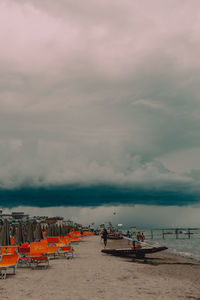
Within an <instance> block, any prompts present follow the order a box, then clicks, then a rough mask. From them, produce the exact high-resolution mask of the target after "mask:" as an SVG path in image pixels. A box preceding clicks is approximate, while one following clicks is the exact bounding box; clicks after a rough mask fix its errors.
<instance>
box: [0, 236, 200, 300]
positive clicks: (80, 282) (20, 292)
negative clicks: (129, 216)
mask: <svg viewBox="0 0 200 300" xmlns="http://www.w3.org/2000/svg"><path fill="white" fill-rule="evenodd" d="M126 245H127V241H125V240H122V241H117V242H116V241H110V240H109V241H108V247H111V248H113V247H118V246H123V247H125V246H126ZM102 248H103V245H102V242H101V241H100V237H99V236H94V237H87V238H86V239H85V240H84V241H82V242H80V243H79V244H78V245H74V249H75V257H74V258H73V259H60V258H59V259H55V260H51V261H50V267H49V268H48V269H47V270H45V269H36V270H32V269H26V268H18V269H17V274H16V275H12V276H11V275H10V276H7V279H6V280H1V281H0V298H1V299H10V300H19V299H21V300H23V299H34V300H36V299H39V300H40V299H41V300H53V299H57V300H60V299H62V300H70V299H74V300H76V299H77V300H89V299H91V300H92V299H113V300H114V299H120V300H123V299H200V276H199V275H200V263H198V262H197V261H194V260H192V259H186V258H182V257H178V256H173V255H171V254H168V253H167V252H163V253H159V254H154V255H149V258H148V259H147V260H146V261H145V262H144V261H143V260H141V261H140V260H134V259H131V258H120V257H114V256H109V255H106V254H102V253H101V249H102Z"/></svg>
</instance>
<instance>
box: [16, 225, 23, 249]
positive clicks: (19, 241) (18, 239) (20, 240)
mask: <svg viewBox="0 0 200 300" xmlns="http://www.w3.org/2000/svg"><path fill="white" fill-rule="evenodd" d="M16 243H17V244H22V243H24V234H23V228H22V223H19V226H18V231H17V234H16Z"/></svg>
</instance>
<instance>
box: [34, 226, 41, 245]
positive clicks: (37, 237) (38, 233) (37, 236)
mask: <svg viewBox="0 0 200 300" xmlns="http://www.w3.org/2000/svg"><path fill="white" fill-rule="evenodd" d="M34 235H35V241H36V242H40V241H41V240H42V239H43V234H42V228H41V225H40V223H38V224H37V225H36V229H35V232H34Z"/></svg>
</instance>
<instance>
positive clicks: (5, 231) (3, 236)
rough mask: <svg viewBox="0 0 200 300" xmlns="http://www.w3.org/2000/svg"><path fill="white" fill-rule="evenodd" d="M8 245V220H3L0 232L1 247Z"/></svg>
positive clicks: (9, 243)
mask: <svg viewBox="0 0 200 300" xmlns="http://www.w3.org/2000/svg"><path fill="white" fill-rule="evenodd" d="M8 245H11V241H10V230H9V223H8V220H5V221H4V224H3V227H2V231H1V246H8Z"/></svg>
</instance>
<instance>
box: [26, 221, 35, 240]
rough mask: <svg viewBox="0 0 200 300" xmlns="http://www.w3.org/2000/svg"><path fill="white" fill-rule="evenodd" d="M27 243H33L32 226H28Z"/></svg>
mask: <svg viewBox="0 0 200 300" xmlns="http://www.w3.org/2000/svg"><path fill="white" fill-rule="evenodd" d="M27 242H29V243H32V242H34V231H33V224H29V225H28V232H27Z"/></svg>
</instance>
